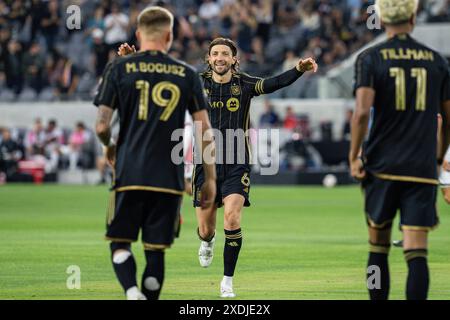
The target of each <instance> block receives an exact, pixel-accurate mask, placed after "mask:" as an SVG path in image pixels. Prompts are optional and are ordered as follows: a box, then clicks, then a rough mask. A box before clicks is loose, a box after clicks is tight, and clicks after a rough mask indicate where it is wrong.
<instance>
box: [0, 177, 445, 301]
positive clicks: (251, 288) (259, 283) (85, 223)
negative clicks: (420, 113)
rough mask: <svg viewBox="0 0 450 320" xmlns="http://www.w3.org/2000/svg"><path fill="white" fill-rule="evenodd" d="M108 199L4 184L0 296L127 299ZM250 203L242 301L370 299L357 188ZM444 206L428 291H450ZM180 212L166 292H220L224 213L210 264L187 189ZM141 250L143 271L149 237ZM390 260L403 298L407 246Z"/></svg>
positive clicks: (240, 273) (270, 193)
mask: <svg viewBox="0 0 450 320" xmlns="http://www.w3.org/2000/svg"><path fill="white" fill-rule="evenodd" d="M107 200H108V191H107V188H106V187H104V186H103V187H90V186H57V185H44V186H32V185H6V186H2V187H0V241H1V244H0V257H1V258H0V299H123V294H122V291H121V288H120V287H119V284H118V282H117V281H116V279H115V276H114V273H113V270H112V267H111V264H110V261H109V255H110V254H109V246H108V243H107V242H106V241H104V240H103V234H104V222H105V212H106V204H107ZM251 201H252V203H253V205H252V207H250V208H246V209H245V210H244V213H243V219H242V230H243V235H244V243H243V248H242V251H241V255H240V257H239V262H238V266H237V271H236V274H235V277H234V278H235V280H234V286H235V291H236V293H237V295H238V298H239V299H252V300H253V299H255V300H257V299H258V300H259V299H261V300H263V299H275V300H277V299H295V300H297V299H367V297H368V295H367V291H366V289H365V264H366V258H367V249H368V244H367V235H366V234H367V231H366V226H365V222H364V216H363V213H362V212H363V210H362V208H363V201H362V196H361V192H360V190H359V189H358V188H357V187H339V188H333V189H324V188H318V187H317V188H305V187H252V194H251ZM439 209H440V210H439V211H440V213H441V225H440V227H439V228H438V229H437V230H436V231H433V232H432V233H431V236H430V248H431V249H430V254H429V265H430V272H431V287H430V294H429V298H430V299H448V298H449V297H450V271H449V270H450V256H449V254H448V253H449V251H448V243H449V242H450V232H449V229H450V218H449V217H448V213H449V212H450V209H449V207H448V206H446V205H445V204H444V202H443V201H442V198H441V196H439ZM182 212H183V219H184V224H183V226H182V230H181V237H180V238H179V239H177V240H176V242H175V244H174V246H173V248H172V249H170V250H168V251H167V253H166V276H165V283H164V289H163V293H162V295H161V299H218V294H219V283H220V280H221V277H222V272H223V266H222V250H223V241H224V236H223V232H222V230H223V219H222V217H223V211H222V210H221V209H220V210H219V212H218V217H219V218H218V225H217V231H218V232H217V242H216V250H215V258H214V262H213V264H212V266H211V267H210V268H208V269H202V268H200V266H199V264H198V260H197V250H198V245H199V242H198V240H197V237H196V232H195V229H196V222H195V215H194V211H193V208H192V207H191V201H190V199H189V198H187V197H185V199H184V204H183V210H182ZM399 237H401V235H400V234H399V232H398V231H397V230H394V238H399ZM133 248H134V253H135V256H136V258H137V262H138V273H140V272H141V271H142V270H143V266H144V258H143V253H142V245H141V244H140V243H137V244H135V245H134V246H133ZM389 259H390V269H391V295H390V298H391V299H403V298H404V288H405V280H406V264H405V262H404V260H403V254H402V250H401V249H398V248H392V249H391V255H390V258H389ZM71 265H76V266H79V267H80V269H81V289H79V290H77V289H72V290H69V289H67V286H66V281H67V279H68V277H69V274H67V273H66V270H67V268H68V267H69V266H71ZM138 277H140V275H139V276H138Z"/></svg>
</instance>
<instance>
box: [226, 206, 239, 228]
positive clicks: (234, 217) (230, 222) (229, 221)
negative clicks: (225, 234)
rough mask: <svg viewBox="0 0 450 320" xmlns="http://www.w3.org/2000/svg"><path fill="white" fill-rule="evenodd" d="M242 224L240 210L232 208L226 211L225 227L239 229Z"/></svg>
mask: <svg viewBox="0 0 450 320" xmlns="http://www.w3.org/2000/svg"><path fill="white" fill-rule="evenodd" d="M240 226H241V212H240V210H235V211H233V210H230V211H228V212H225V227H226V229H227V230H235V229H239V228H240Z"/></svg>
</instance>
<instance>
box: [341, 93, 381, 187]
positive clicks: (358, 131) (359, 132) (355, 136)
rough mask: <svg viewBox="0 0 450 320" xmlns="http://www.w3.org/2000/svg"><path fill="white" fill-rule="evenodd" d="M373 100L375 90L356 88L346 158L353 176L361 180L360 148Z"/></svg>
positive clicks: (363, 176) (362, 174)
mask: <svg viewBox="0 0 450 320" xmlns="http://www.w3.org/2000/svg"><path fill="white" fill-rule="evenodd" d="M374 100H375V90H373V89H372V88H368V87H360V88H358V89H357V90H356V108H355V113H354V114H353V118H352V124H351V143H350V154H349V156H348V160H349V163H350V173H351V175H352V177H353V178H355V179H358V180H362V179H364V178H365V176H366V172H365V171H364V167H363V166H364V164H363V162H362V160H361V158H360V150H361V146H362V143H363V141H364V136H365V135H366V132H367V127H368V125H369V118H370V108H371V107H372V105H373V101H374Z"/></svg>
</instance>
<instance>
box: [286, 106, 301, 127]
mask: <svg viewBox="0 0 450 320" xmlns="http://www.w3.org/2000/svg"><path fill="white" fill-rule="evenodd" d="M297 126H298V117H297V115H296V114H295V113H294V110H293V109H292V107H291V106H289V107H287V108H286V116H285V117H284V121H283V128H285V129H289V130H294V129H295V128H296V127H297Z"/></svg>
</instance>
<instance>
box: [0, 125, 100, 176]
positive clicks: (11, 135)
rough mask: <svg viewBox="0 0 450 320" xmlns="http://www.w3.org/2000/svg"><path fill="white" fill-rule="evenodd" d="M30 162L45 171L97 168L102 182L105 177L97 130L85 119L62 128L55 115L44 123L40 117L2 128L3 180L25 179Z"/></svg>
mask: <svg viewBox="0 0 450 320" xmlns="http://www.w3.org/2000/svg"><path fill="white" fill-rule="evenodd" d="M30 166H33V167H36V168H41V169H42V172H43V173H44V174H52V173H57V172H58V171H60V170H88V169H95V168H98V169H99V170H100V173H101V181H99V182H105V179H106V176H105V174H106V172H105V170H106V167H105V163H104V160H103V157H102V153H101V152H100V150H99V147H98V143H97V141H96V139H95V134H94V133H93V132H92V131H91V130H90V129H89V128H87V127H86V125H85V124H84V123H83V122H77V123H76V124H75V126H74V127H73V128H60V127H59V126H58V123H57V121H56V120H54V119H50V120H48V122H47V123H46V124H44V123H43V121H42V120H41V119H40V118H38V119H35V121H34V124H33V126H32V128H0V180H1V179H2V178H3V179H5V178H6V179H7V180H8V181H24V176H26V175H27V174H28V173H29V168H30ZM25 180H27V179H26V177H25Z"/></svg>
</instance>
